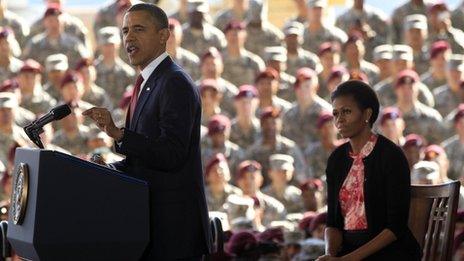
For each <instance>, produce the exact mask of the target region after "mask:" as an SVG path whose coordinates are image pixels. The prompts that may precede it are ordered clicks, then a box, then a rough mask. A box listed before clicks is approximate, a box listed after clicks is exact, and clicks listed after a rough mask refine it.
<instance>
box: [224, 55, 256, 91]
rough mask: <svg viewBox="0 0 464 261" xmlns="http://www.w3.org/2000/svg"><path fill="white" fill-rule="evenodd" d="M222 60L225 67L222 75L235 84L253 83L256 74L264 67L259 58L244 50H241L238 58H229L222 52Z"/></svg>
mask: <svg viewBox="0 0 464 261" xmlns="http://www.w3.org/2000/svg"><path fill="white" fill-rule="evenodd" d="M222 60H223V63H224V68H225V70H224V72H223V73H222V77H223V78H224V79H226V80H228V81H229V82H231V83H232V84H234V85H235V86H241V85H244V84H253V83H254V81H255V78H256V75H257V74H258V73H259V72H261V71H263V70H264V68H265V67H264V62H263V60H261V58H259V57H258V56H257V55H255V54H252V53H250V52H248V51H245V50H242V52H241V57H240V58H231V57H230V56H229V55H228V54H227V52H223V53H222Z"/></svg>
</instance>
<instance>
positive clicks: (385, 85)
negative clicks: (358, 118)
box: [374, 77, 435, 107]
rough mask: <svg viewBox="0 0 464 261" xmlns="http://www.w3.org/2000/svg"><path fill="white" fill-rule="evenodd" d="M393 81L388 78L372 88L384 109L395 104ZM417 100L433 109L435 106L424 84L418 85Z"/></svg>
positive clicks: (431, 95) (430, 93)
mask: <svg viewBox="0 0 464 261" xmlns="http://www.w3.org/2000/svg"><path fill="white" fill-rule="evenodd" d="M394 84H395V83H394V80H393V78H392V77H389V78H387V79H385V80H383V81H381V82H379V83H378V84H376V85H375V86H374V90H375V92H376V93H377V96H378V97H379V100H380V104H381V105H382V106H384V107H387V106H392V105H394V104H395V103H396V94H395V86H394ZM418 99H419V101H420V102H421V103H423V104H425V105H427V106H429V107H433V106H435V100H434V98H433V94H432V92H430V90H429V89H428V88H427V86H426V85H425V84H422V83H419V96H418Z"/></svg>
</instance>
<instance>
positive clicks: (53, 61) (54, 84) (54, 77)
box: [44, 53, 69, 100]
mask: <svg viewBox="0 0 464 261" xmlns="http://www.w3.org/2000/svg"><path fill="white" fill-rule="evenodd" d="M68 68H69V65H68V57H66V55H64V54H62V53H58V54H52V55H49V56H48V57H47V59H45V71H46V76H47V82H46V83H45V84H44V90H45V92H46V93H48V94H49V95H50V96H52V97H53V98H54V99H55V100H60V99H61V88H60V85H61V81H62V80H63V77H64V75H65V74H66V71H67V70H68Z"/></svg>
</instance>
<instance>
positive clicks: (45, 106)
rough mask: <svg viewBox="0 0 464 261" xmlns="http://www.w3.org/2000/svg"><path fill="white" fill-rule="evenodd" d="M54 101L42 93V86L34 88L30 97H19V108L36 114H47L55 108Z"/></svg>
mask: <svg viewBox="0 0 464 261" xmlns="http://www.w3.org/2000/svg"><path fill="white" fill-rule="evenodd" d="M55 105H56V100H55V99H54V98H52V97H51V96H50V95H49V94H48V93H46V92H45V91H43V89H42V86H36V87H35V90H34V93H33V94H32V95H30V96H25V95H22V96H21V107H23V108H25V109H27V110H30V111H31V112H33V113H35V114H36V115H37V114H43V113H47V112H49V111H50V109H52V108H53V107H55Z"/></svg>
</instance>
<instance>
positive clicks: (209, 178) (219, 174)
mask: <svg viewBox="0 0 464 261" xmlns="http://www.w3.org/2000/svg"><path fill="white" fill-rule="evenodd" d="M230 178H231V177H230V170H229V165H228V164H227V159H226V158H225V156H224V154H222V153H216V154H214V155H213V156H212V157H211V158H210V159H208V160H207V164H206V165H205V183H206V187H205V195H206V204H207V205H208V211H221V212H226V211H227V204H226V202H227V198H228V197H229V196H230V195H239V196H241V195H242V191H241V190H240V189H239V188H237V187H235V186H233V185H230V184H229V182H230Z"/></svg>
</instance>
